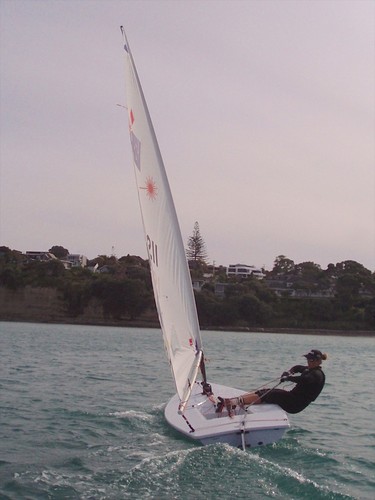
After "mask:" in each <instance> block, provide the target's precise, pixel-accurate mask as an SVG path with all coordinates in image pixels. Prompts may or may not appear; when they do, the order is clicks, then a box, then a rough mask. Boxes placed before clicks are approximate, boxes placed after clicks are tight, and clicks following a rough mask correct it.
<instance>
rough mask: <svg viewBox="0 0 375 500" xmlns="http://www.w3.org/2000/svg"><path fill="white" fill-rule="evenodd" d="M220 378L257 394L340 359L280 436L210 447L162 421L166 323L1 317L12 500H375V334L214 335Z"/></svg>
mask: <svg viewBox="0 0 375 500" xmlns="http://www.w3.org/2000/svg"><path fill="white" fill-rule="evenodd" d="M203 341H204V345H205V352H206V356H207V357H208V358H209V362H208V364H207V371H208V378H209V380H211V381H216V382H219V383H222V384H224V385H229V386H234V387H238V388H243V389H245V390H252V389H254V388H256V387H258V386H260V385H262V384H263V383H265V382H267V381H270V380H272V379H274V378H276V377H277V376H278V375H280V374H281V373H282V372H283V371H284V370H285V369H288V368H290V367H291V366H293V365H294V364H298V363H301V362H303V359H304V358H302V357H301V355H302V354H303V353H304V352H307V351H308V350H310V349H311V348H318V349H321V350H322V351H326V352H328V354H329V360H328V361H326V362H325V363H324V371H325V373H326V376H327V383H326V386H325V388H324V391H323V393H322V394H321V396H320V397H319V398H318V399H317V401H316V402H315V403H313V404H312V405H310V406H309V407H308V408H307V409H306V410H305V411H304V412H302V413H300V414H298V415H291V416H290V422H291V429H290V430H289V431H288V432H287V433H286V434H285V437H284V438H283V439H282V440H281V441H280V442H278V443H277V444H274V445H270V446H266V447H262V448H254V449H249V450H246V451H242V450H240V449H235V448H231V447H229V446H226V445H214V446H207V447H203V446H200V445H197V444H196V443H193V442H191V441H189V440H188V439H186V438H183V437H181V436H180V435H179V434H178V433H176V432H175V431H174V430H172V429H171V428H170V427H169V426H168V425H167V424H166V422H165V421H164V416H163V408H164V405H165V403H166V401H167V400H168V399H169V398H170V397H171V396H172V395H173V394H174V387H173V383H172V380H171V377H170V372H169V366H168V364H167V362H166V360H165V357H164V350H163V343H162V339H161V333H160V331H159V330H149V329H127V328H109V327H107V328H103V327H93V326H69V325H40V324H29V323H6V322H3V323H0V353H1V361H0V498H1V499H22V498H27V499H122V498H124V499H126V498H132V499H138V498H139V499H144V498H154V499H168V500H169V499H206V500H207V499H217V498H221V499H227V498H239V499H241V498H250V499H264V498H274V499H281V498H282V499H314V500H315V499H354V498H355V499H371V500H373V499H374V498H375V418H374V414H375V402H374V389H373V384H374V366H375V339H374V338H354V337H334V336H324V337H323V336H310V335H285V334H283V335H282V334H266V333H238V332H237V333H234V332H233V333H232V332H203Z"/></svg>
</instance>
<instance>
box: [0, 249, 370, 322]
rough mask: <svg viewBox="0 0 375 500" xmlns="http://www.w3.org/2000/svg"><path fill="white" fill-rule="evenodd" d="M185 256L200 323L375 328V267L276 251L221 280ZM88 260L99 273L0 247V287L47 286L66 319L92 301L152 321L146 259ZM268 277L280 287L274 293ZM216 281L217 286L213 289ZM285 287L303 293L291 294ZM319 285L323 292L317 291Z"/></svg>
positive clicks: (111, 314) (116, 315) (108, 312)
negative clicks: (251, 273) (256, 266)
mask: <svg viewBox="0 0 375 500" xmlns="http://www.w3.org/2000/svg"><path fill="white" fill-rule="evenodd" d="M61 248H63V247H60V249H61ZM54 249H55V252H56V253H58V254H59V251H58V250H56V247H52V248H51V249H50V250H54ZM63 250H64V249H63ZM63 253H64V252H63ZM67 253H68V252H67ZM59 255H60V258H61V257H63V255H62V254H61V252H60V254H59ZM189 262H190V268H191V273H192V277H193V278H194V279H195V280H197V279H200V280H201V283H203V286H202V287H201V289H200V290H199V291H195V292H194V293H195V299H196V305H197V311H198V316H199V321H200V324H201V326H202V327H203V328H210V327H211V328H220V327H229V328H230V327H233V328H235V327H236V328H239V327H241V328H251V327H257V328H262V327H264V328H300V329H310V328H311V329H316V328H318V329H319V328H321V329H323V328H324V329H340V330H374V328H375V273H372V272H371V271H369V270H368V269H366V268H365V267H364V266H363V265H362V264H360V263H358V262H355V261H351V260H348V261H344V262H340V263H337V264H329V265H328V267H327V268H326V269H322V268H321V267H320V266H319V265H318V264H315V263H313V262H303V263H299V264H295V263H294V262H293V261H292V260H291V259H289V258H287V257H285V256H283V255H281V256H278V257H276V259H275V262H274V266H273V269H272V270H271V271H265V274H266V278H265V279H263V280H258V279H256V278H252V277H250V278H246V279H241V278H237V279H236V278H228V277H227V275H226V272H225V268H224V267H223V266H217V267H215V269H214V273H213V272H212V271H213V268H212V266H209V265H208V264H207V263H206V262H205V261H204V259H202V260H201V259H199V258H198V259H195V258H193V259H191V260H190V261H189ZM89 264H90V265H91V266H94V265H95V264H97V267H98V268H99V269H102V270H103V271H105V272H102V273H98V272H95V273H94V272H92V271H90V270H88V269H87V268H81V267H75V268H72V269H65V267H64V265H63V263H62V262H61V261H60V260H58V259H53V260H49V261H46V262H39V261H29V260H27V259H25V256H24V255H23V254H22V253H21V252H18V251H16V250H11V249H9V248H8V247H0V286H2V287H5V288H7V289H8V290H9V291H10V292H11V291H16V290H18V289H20V288H25V287H27V286H29V287H31V288H38V287H49V288H54V289H56V290H58V292H59V297H60V300H61V301H62V303H63V305H64V310H65V313H66V315H67V317H70V318H79V316H80V315H82V314H83V312H84V311H85V309H86V308H87V307H88V305H89V304H90V302H91V301H93V300H95V301H96V303H97V304H99V307H101V308H102V312H103V317H104V318H108V319H110V320H120V319H122V320H124V319H125V320H135V319H137V320H142V318H144V317H145V315H148V317H150V316H151V317H154V318H155V321H156V318H157V315H156V310H155V304H154V299H153V293H152V284H151V278H150V271H149V264H148V261H146V260H144V259H142V258H141V257H138V256H132V255H127V256H123V257H121V258H119V259H117V258H116V257H114V256H110V257H108V256H104V255H101V256H98V257H97V258H96V259H93V260H92V261H90V262H89ZM207 275H211V278H207ZM204 277H206V278H204ZM275 282H277V283H279V284H282V285H283V286H284V288H279V289H278V291H277V292H276V291H275V289H273V288H272V284H274V283H275ZM218 284H220V285H221V289H222V290H224V293H222V294H221V295H218V293H217V290H218ZM280 290H281V291H280ZM283 290H284V291H283ZM291 290H298V291H300V292H301V291H302V292H306V293H302V294H301V293H300V295H299V298H296V297H295V296H293V295H291V294H290V291H291ZM327 290H329V291H330V293H329V294H328V296H327V297H325V296H324V293H323V292H324V291H327ZM317 297H318V298H317Z"/></svg>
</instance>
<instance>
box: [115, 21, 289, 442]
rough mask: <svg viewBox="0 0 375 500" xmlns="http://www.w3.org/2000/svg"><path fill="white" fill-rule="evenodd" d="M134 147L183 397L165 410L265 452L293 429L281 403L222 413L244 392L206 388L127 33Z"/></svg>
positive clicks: (181, 260) (159, 301) (163, 178)
mask: <svg viewBox="0 0 375 500" xmlns="http://www.w3.org/2000/svg"><path fill="white" fill-rule="evenodd" d="M121 31H122V33H123V37H124V48H125V61H126V72H125V74H126V94H127V110H128V119H129V133H130V143H131V147H132V151H133V165H134V172H135V177H136V184H137V190H138V199H139V204H140V209H141V214H142V222H143V229H144V233H145V239H146V247H147V252H148V258H149V262H150V271H151V278H152V285H153V290H154V297H155V302H156V308H157V311H158V316H159V321H160V326H161V329H162V332H163V339H164V346H165V350H166V354H167V357H168V360H169V363H170V366H171V370H172V375H173V379H174V382H175V385H176V390H177V394H176V395H175V396H174V397H173V398H172V399H171V400H170V401H169V402H168V404H167V406H166V408H165V418H166V420H167V422H168V423H169V424H170V425H171V426H172V427H174V428H175V429H176V430H178V431H179V432H181V433H182V434H184V435H186V436H188V437H190V438H192V439H194V440H197V441H199V442H201V443H202V444H211V443H218V442H220V443H228V444H230V445H233V446H241V447H242V448H245V447H246V446H260V445H263V444H270V443H273V442H275V441H277V440H279V439H280V438H281V437H282V435H283V433H284V432H285V430H286V429H287V428H288V427H289V422H288V417H287V415H286V413H285V412H284V411H283V410H281V409H280V408H279V407H278V406H276V405H264V404H262V405H258V406H251V407H248V408H243V407H237V408H236V409H235V410H234V415H233V416H231V417H230V416H229V415H228V412H227V410H226V409H224V410H223V411H222V412H217V409H218V408H217V404H218V399H217V398H218V396H221V397H224V398H225V397H233V396H241V395H242V394H245V391H242V390H239V389H233V388H230V387H226V386H221V385H218V384H215V383H210V384H208V382H207V375H206V369H205V363H204V355H203V345H202V339H201V335H200V329H199V322H198V316H197V311H196V305H195V299H194V293H193V288H192V282H191V277H190V271H189V267H188V263H187V259H186V254H185V248H184V244H183V240H182V236H181V231H180V228H179V223H178V219H177V214H176V210H175V207H174V202H173V198H172V193H171V190H170V187H169V182H168V178H167V174H166V171H165V167H164V163H163V160H162V156H161V153H160V150H159V146H158V142H157V139H156V135H155V131H154V128H153V125H152V121H151V117H150V113H149V111H148V108H147V104H146V100H145V97H144V94H143V91H142V87H141V84H140V81H139V77H138V74H137V70H136V67H135V64H134V60H133V57H132V54H131V51H130V47H129V44H128V41H127V38H126V35H125V32H124V30H123V28H121Z"/></svg>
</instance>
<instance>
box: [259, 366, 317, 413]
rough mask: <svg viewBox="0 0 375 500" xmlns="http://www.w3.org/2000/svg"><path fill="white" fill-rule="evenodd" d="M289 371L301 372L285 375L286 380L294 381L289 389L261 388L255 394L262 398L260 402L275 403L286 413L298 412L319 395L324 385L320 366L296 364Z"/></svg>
mask: <svg viewBox="0 0 375 500" xmlns="http://www.w3.org/2000/svg"><path fill="white" fill-rule="evenodd" d="M290 371H291V373H293V374H294V373H300V374H301V375H299V376H297V377H294V376H293V375H290V376H288V377H287V379H286V380H288V381H290V382H295V383H296V385H295V387H293V389H292V390H291V391H284V390H283V389H272V390H271V391H269V390H268V389H262V390H260V391H257V393H256V394H258V396H260V397H261V398H262V403H272V404H277V405H279V406H280V407H281V408H282V409H283V410H285V411H286V412H288V413H299V412H300V411H302V410H304V409H305V408H306V406H308V405H309V404H310V403H311V402H312V401H315V399H316V398H317V397H318V396H319V394H320V393H321V391H322V389H323V387H324V382H325V375H324V373H323V371H322V370H321V368H320V366H318V367H316V368H308V367H307V366H302V365H297V366H293V368H291V369H290Z"/></svg>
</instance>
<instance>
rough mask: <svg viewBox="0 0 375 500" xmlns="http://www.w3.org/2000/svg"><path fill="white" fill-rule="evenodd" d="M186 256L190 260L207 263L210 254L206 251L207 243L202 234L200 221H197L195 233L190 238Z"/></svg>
mask: <svg viewBox="0 0 375 500" xmlns="http://www.w3.org/2000/svg"><path fill="white" fill-rule="evenodd" d="M186 256H187V258H188V260H190V261H194V262H196V263H198V262H201V263H205V264H207V260H208V255H207V251H206V244H205V242H204V240H203V238H202V236H201V233H200V230H199V224H198V222H195V224H194V230H193V234H192V236H190V238H189V240H188V247H187V250H186Z"/></svg>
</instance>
